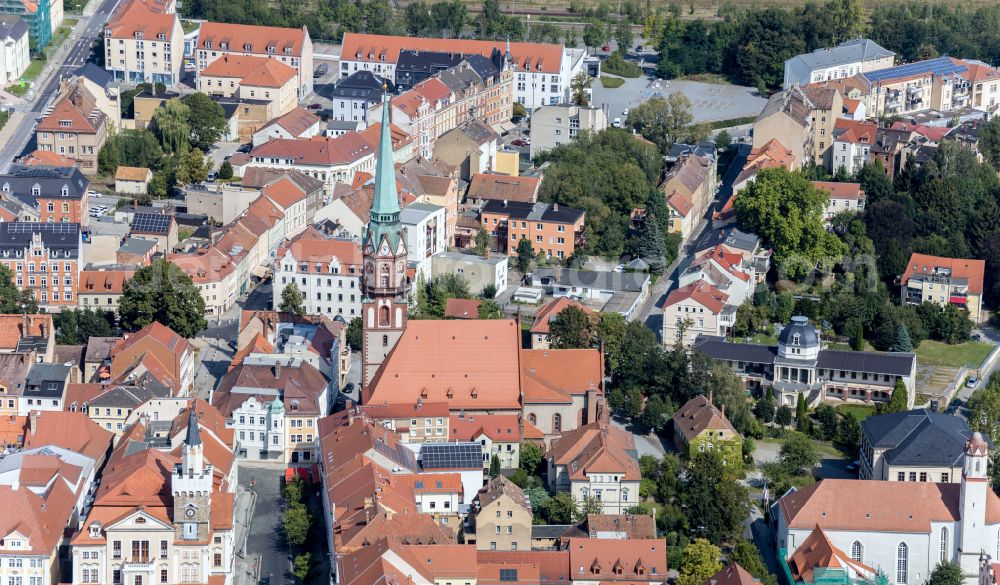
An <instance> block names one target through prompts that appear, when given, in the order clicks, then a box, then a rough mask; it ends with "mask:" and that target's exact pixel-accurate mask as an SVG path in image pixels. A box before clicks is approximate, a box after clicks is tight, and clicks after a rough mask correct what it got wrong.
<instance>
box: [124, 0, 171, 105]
mask: <svg viewBox="0 0 1000 585" xmlns="http://www.w3.org/2000/svg"><path fill="white" fill-rule="evenodd" d="M183 60H184V31H183V29H182V28H181V21H180V18H179V17H178V16H177V14H176V13H173V12H169V13H168V12H162V11H161V7H158V6H157V5H155V4H152V3H147V2H146V1H145V0H131V2H130V3H129V4H127V5H126V6H125V7H124V8H121V9H119V10H118V11H116V12H115V14H114V15H113V16H112V20H111V21H110V22H109V23H108V24H107V26H106V27H105V28H104V68H105V69H107V71H108V72H109V73H111V74H112V75H114V78H115V79H116V80H120V81H125V82H131V83H142V82H152V83H163V84H165V85H174V84H175V83H179V82H180V80H181V75H182V71H181V66H182V64H183Z"/></svg>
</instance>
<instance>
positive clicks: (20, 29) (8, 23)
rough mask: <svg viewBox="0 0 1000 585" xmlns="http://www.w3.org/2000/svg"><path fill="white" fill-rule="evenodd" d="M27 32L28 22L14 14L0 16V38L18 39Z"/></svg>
mask: <svg viewBox="0 0 1000 585" xmlns="http://www.w3.org/2000/svg"><path fill="white" fill-rule="evenodd" d="M26 34H28V24H27V23H26V22H24V21H23V20H21V17H19V16H17V15H14V14H4V15H3V16H0V38H4V39H15V40H16V39H20V38H21V37H23V36H24V35H26Z"/></svg>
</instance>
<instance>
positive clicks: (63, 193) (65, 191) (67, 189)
mask: <svg viewBox="0 0 1000 585" xmlns="http://www.w3.org/2000/svg"><path fill="white" fill-rule="evenodd" d="M60 193H62V196H63V197H66V196H67V195H69V187H67V186H66V185H63V187H62V190H61V191H60Z"/></svg>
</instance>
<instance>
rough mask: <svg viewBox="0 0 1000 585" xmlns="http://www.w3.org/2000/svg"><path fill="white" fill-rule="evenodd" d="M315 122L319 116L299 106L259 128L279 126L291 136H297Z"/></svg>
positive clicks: (317, 121)
mask: <svg viewBox="0 0 1000 585" xmlns="http://www.w3.org/2000/svg"><path fill="white" fill-rule="evenodd" d="M317 123H319V116H317V115H316V114H314V113H312V112H310V111H309V110H307V109H305V108H303V107H302V106H299V107H297V108H295V109H294V110H291V111H290V112H288V113H287V114H282V115H280V116H278V117H277V118H275V119H273V120H271V121H270V122H268V123H267V124H265V125H264V127H263V128H261V130H266V129H267V128H270V127H271V126H280V127H281V128H283V129H284V130H285V131H286V132H288V133H289V134H291V135H292V136H293V137H299V136H302V135H303V134H305V132H306V130H308V129H310V128H312V126H313V125H314V124H317Z"/></svg>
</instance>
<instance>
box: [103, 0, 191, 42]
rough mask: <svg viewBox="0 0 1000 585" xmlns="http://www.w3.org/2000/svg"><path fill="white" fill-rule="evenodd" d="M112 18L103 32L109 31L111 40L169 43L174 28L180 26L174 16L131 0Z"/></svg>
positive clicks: (136, 0)
mask: <svg viewBox="0 0 1000 585" xmlns="http://www.w3.org/2000/svg"><path fill="white" fill-rule="evenodd" d="M114 16H115V19H114V20H112V21H111V22H109V23H108V24H107V26H105V27H104V30H105V31H108V30H110V31H111V38H115V39H132V40H135V39H136V38H141V39H145V40H147V41H157V40H166V41H169V40H172V38H171V37H172V36H173V31H174V27H175V26H178V27H179V26H180V20H179V19H178V18H177V15H176V14H174V13H170V14H166V13H164V12H162V11H159V10H154V9H153V8H151V7H150V6H149V5H147V4H146V3H145V2H142V1H140V0H133V1H132V2H130V3H129V4H128V6H127V7H126V8H125V9H124V10H123V9H119V10H118V11H116V13H115V15H114ZM137 34H141V36H137Z"/></svg>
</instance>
